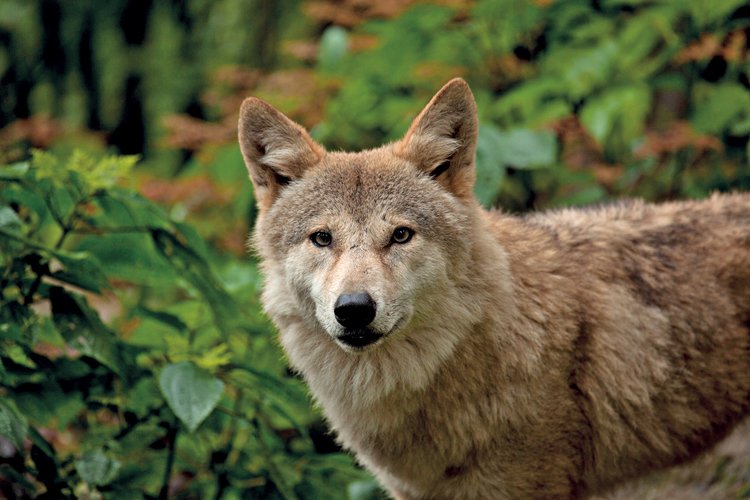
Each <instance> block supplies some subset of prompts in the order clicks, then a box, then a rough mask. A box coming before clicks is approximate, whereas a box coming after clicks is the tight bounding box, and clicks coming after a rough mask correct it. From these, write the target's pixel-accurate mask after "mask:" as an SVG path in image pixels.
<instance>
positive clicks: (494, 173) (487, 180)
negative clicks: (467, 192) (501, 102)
mask: <svg viewBox="0 0 750 500" xmlns="http://www.w3.org/2000/svg"><path fill="white" fill-rule="evenodd" d="M501 142H502V132H501V131H500V130H499V129H498V128H497V127H495V126H494V125H491V124H489V123H487V124H482V125H481V126H480V127H479V137H478V138H477V157H476V176H477V180H476V183H475V184H474V193H475V194H476V195H477V198H478V199H479V201H480V202H481V203H482V204H483V205H485V206H491V205H492V204H493V203H494V201H495V198H496V197H497V193H498V191H499V190H500V184H501V183H502V180H503V178H505V167H506V165H504V164H503V162H502V157H501V152H500V149H499V147H498V144H499V143H501Z"/></svg>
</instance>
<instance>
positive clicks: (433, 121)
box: [395, 78, 479, 198]
mask: <svg viewBox="0 0 750 500" xmlns="http://www.w3.org/2000/svg"><path fill="white" fill-rule="evenodd" d="M478 128H479V126H478V124H477V106H476V104H475V103H474V96H473V95H472V93H471V90H470V89H469V85H468V84H467V83H466V82H465V81H464V80H462V79H461V78H454V79H453V80H451V81H449V82H448V83H446V84H445V86H444V87H443V88H442V89H440V91H439V92H438V93H437V94H435V97H433V98H432V100H431V101H430V102H429V103H428V104H427V106H425V108H424V109H423V110H422V112H421V113H420V114H419V116H417V117H416V118H415V119H414V121H413V122H412V124H411V126H410V127H409V130H408V131H407V132H406V135H405V136H404V138H403V139H402V140H401V141H400V142H398V143H397V144H396V146H395V153H396V154H397V155H398V156H401V157H402V158H405V159H407V160H409V161H411V162H413V163H415V164H416V165H417V166H418V167H419V168H421V169H422V170H424V171H425V172H427V173H429V174H430V175H431V176H432V177H434V178H435V179H436V180H437V182H439V183H440V184H441V185H442V186H443V187H445V188H446V189H447V190H448V191H450V192H451V193H453V194H454V195H456V196H458V197H459V198H470V197H471V196H472V188H473V187H474V151H475V149H476V144H477V131H478Z"/></svg>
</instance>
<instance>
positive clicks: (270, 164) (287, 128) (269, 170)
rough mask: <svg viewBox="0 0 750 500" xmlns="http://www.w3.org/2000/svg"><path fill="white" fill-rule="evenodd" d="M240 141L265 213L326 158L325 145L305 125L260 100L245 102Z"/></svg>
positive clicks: (256, 195)
mask: <svg viewBox="0 0 750 500" xmlns="http://www.w3.org/2000/svg"><path fill="white" fill-rule="evenodd" d="M239 142H240V149H241V150H242V156H243V158H244V159H245V165H246V166H247V171H248V173H249V174H250V180H252V182H253V186H254V188H255V199H256V200H257V202H258V207H259V208H260V209H261V210H265V209H267V208H269V207H270V206H271V205H272V204H273V202H274V201H275V200H276V198H277V197H278V195H279V193H280V192H281V190H282V189H283V187H284V186H285V185H286V184H288V183H289V182H290V181H293V180H295V179H299V178H300V177H302V175H303V174H304V172H305V170H307V169H308V168H310V167H312V166H313V165H315V164H317V163H318V162H319V161H320V160H321V158H323V156H324V155H325V149H324V148H323V146H321V145H320V144H318V143H317V142H315V141H314V140H313V139H312V137H310V135H309V134H308V133H307V131H306V130H305V129H304V128H303V127H302V126H300V125H298V124H296V123H294V122H293V121H292V120H290V119H289V118H287V117H286V116H284V114H283V113H281V112H280V111H278V110H276V109H275V108H274V107H273V106H271V105H270V104H268V103H266V102H264V101H262V100H260V99H258V98H257V97H248V98H247V99H245V100H244V102H243V103H242V107H241V108H240V123H239Z"/></svg>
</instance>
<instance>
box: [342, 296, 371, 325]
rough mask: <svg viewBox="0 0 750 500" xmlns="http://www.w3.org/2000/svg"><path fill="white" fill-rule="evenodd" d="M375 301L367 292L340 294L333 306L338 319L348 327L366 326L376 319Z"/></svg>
mask: <svg viewBox="0 0 750 500" xmlns="http://www.w3.org/2000/svg"><path fill="white" fill-rule="evenodd" d="M375 308H376V306H375V301H374V300H372V297H370V294H369V293H367V292H358V293H345V294H342V295H339V298H338V299H337V300H336V304H334V306H333V314H334V315H335V316H336V321H338V322H339V324H341V326H343V327H344V328H346V329H360V328H364V327H366V326H367V325H369V324H370V323H372V320H374V319H375Z"/></svg>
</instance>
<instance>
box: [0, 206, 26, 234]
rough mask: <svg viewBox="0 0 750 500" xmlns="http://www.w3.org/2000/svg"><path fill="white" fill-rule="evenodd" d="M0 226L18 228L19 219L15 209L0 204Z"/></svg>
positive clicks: (19, 225) (19, 224)
mask: <svg viewBox="0 0 750 500" xmlns="http://www.w3.org/2000/svg"><path fill="white" fill-rule="evenodd" d="M0 227H4V228H8V229H18V228H19V227H21V219H19V218H18V214H17V213H16V211H15V210H13V209H12V208H10V207H7V206H0Z"/></svg>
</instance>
